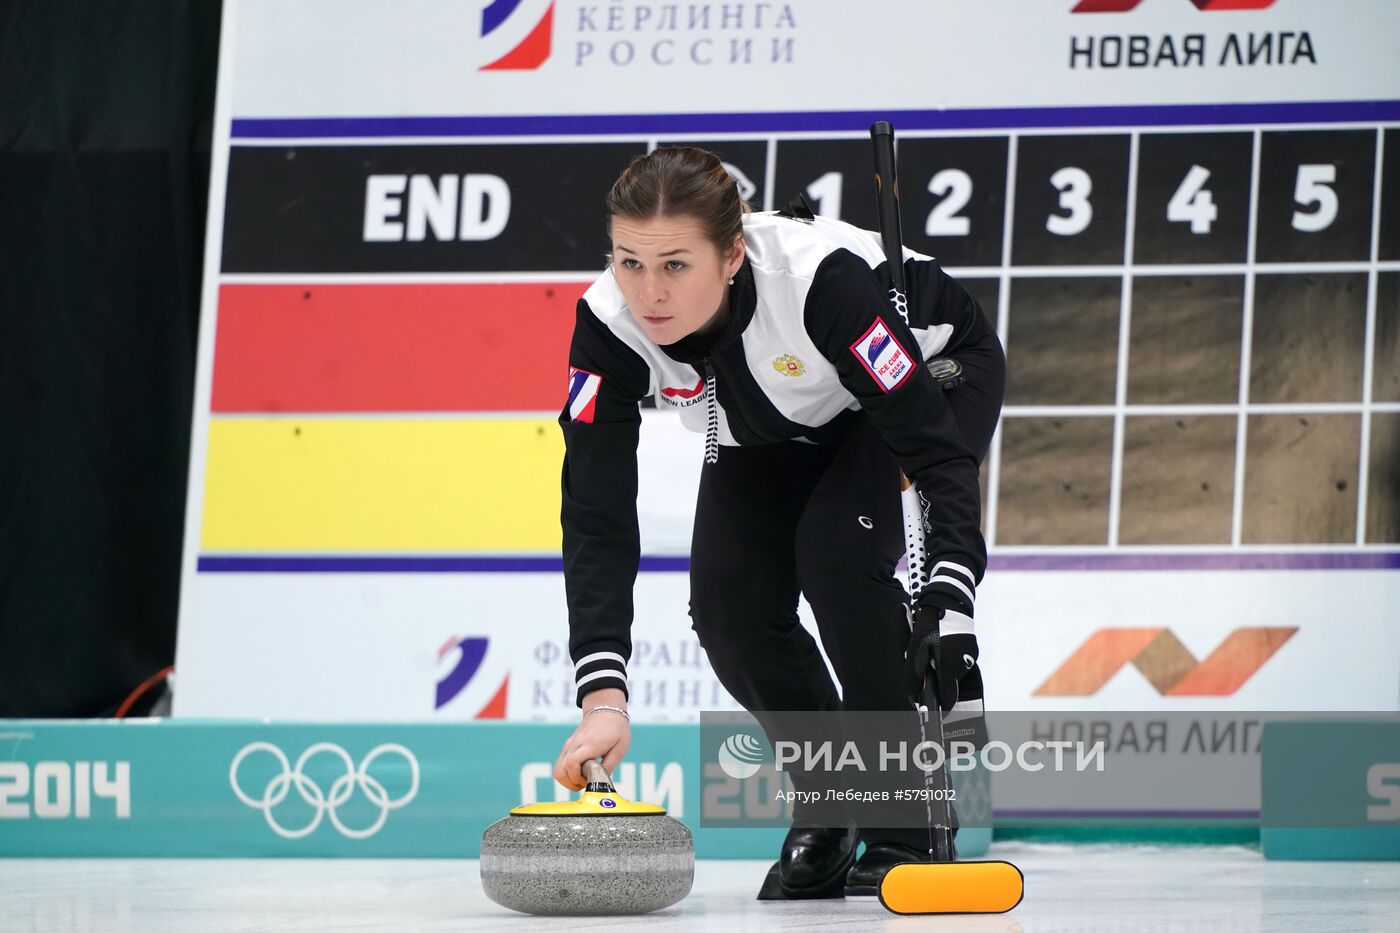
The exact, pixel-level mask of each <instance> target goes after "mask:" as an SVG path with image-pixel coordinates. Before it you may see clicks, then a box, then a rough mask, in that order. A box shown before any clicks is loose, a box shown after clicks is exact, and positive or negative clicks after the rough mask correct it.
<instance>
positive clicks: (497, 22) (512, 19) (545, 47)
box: [478, 0, 554, 71]
mask: <svg viewBox="0 0 1400 933" xmlns="http://www.w3.org/2000/svg"><path fill="white" fill-rule="evenodd" d="M539 5H540V4H539V0H491V3H489V4H487V6H486V8H485V9H483V10H482V11H481V38H482V39H489V40H494V42H495V43H496V44H497V47H499V43H501V42H507V43H511V47H510V49H509V51H507V52H506V53H505V54H504V55H501V56H500V57H499V58H497V59H496V60H495V61H493V62H491V63H490V64H487V65H482V66H481V68H479V69H478V70H479V71H532V70H534V69H536V68H538V67H540V66H541V65H543V64H544V63H545V61H546V60H547V59H548V58H549V53H550V46H551V43H552V39H553V35H554V3H553V2H550V3H549V5H548V6H547V7H546V8H545V11H544V14H543V15H541V16H539V18H538V19H536V18H535V17H536V15H537V11H538V8H539ZM522 6H523V7H524V8H525V9H523V10H522V9H521V7H522ZM517 13H518V14H519V15H517ZM532 23H533V25H531V24H532ZM522 36H523V37H522Z"/></svg>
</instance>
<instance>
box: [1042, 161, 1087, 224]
mask: <svg viewBox="0 0 1400 933" xmlns="http://www.w3.org/2000/svg"><path fill="white" fill-rule="evenodd" d="M1050 184H1052V185H1054V186H1055V188H1056V189H1058V190H1059V192H1060V210H1063V211H1068V212H1069V215H1068V216H1061V215H1059V214H1051V215H1050V216H1049V217H1047V218H1045V229H1046V230H1049V231H1050V232H1051V233H1053V234H1055V235H1056V236H1074V235H1075V234H1077V233H1083V232H1084V231H1085V230H1087V229H1088V227H1089V222H1090V221H1091V220H1093V219H1094V206H1093V205H1092V204H1090V203H1089V195H1090V194H1091V193H1092V192H1093V190H1094V181H1093V179H1092V178H1090V177H1089V173H1088V172H1086V171H1084V170H1083V169H1082V168H1076V167H1074V166H1069V167H1067V168H1062V169H1060V170H1059V171H1057V172H1056V173H1055V174H1053V175H1051V176H1050Z"/></svg>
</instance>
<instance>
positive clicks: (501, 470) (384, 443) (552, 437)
mask: <svg viewBox="0 0 1400 933" xmlns="http://www.w3.org/2000/svg"><path fill="white" fill-rule="evenodd" d="M563 457H564V441H563V438H562V436H561V435H560V432H559V427H558V425H557V424H555V423H554V421H553V420H551V419H540V420H528V421H495V420H462V421H443V420H431V421H429V420H417V421H415V420H410V419H404V420H401V421H400V420H351V419H340V418H336V419H330V418H322V419H317V418H315V417H306V418H296V419H287V418H280V419H275V420H260V419H241V418H240V419H229V418H224V419H220V418H215V419H214V420H213V421H212V422H211V423H210V426H209V457H208V464H207V469H206V472H205V491H204V523H203V529H202V533H201V535H200V545H201V547H202V548H203V549H204V550H210V551H222V550H269V551H297V550H310V551H323V550H357V551H366V550H368V551H396V550H412V551H422V550H484V551H503V550H504V551H519V550H551V551H557V550H558V548H559V544H560V532H559V470H560V465H561V464H562V463H563Z"/></svg>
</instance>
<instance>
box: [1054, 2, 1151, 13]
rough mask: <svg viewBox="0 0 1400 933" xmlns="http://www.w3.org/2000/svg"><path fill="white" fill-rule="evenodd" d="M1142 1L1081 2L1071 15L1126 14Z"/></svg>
mask: <svg viewBox="0 0 1400 933" xmlns="http://www.w3.org/2000/svg"><path fill="white" fill-rule="evenodd" d="M1141 2H1142V0H1079V3H1078V4H1077V5H1076V6H1075V8H1074V9H1072V10H1070V12H1071V13H1126V12H1128V11H1129V10H1131V9H1132V8H1133V7H1135V6H1137V5H1138V4H1139V3H1141Z"/></svg>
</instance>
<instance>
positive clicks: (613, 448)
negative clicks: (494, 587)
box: [559, 299, 650, 706]
mask: <svg viewBox="0 0 1400 933" xmlns="http://www.w3.org/2000/svg"><path fill="white" fill-rule="evenodd" d="M649 384H650V371H649V369H648V367H647V365H646V363H645V361H644V360H643V359H642V358H641V357H640V356H639V355H637V353H636V352H635V351H634V350H632V349H631V348H630V347H628V346H627V345H626V344H625V343H623V342H622V341H621V340H620V339H618V338H617V337H616V336H615V335H613V334H612V332H610V331H609V330H608V328H607V326H606V325H605V324H604V323H603V322H602V321H600V320H599V319H598V317H597V316H596V315H595V314H594V313H593V311H592V309H591V308H589V306H588V303H587V302H585V301H584V300H583V299H580V300H579V303H578V309H577V314H576V317H575V323H574V335H573V340H572V342H571V344H570V347H569V395H568V398H567V399H566V400H565V402H564V409H563V411H562V412H561V413H560V415H559V424H560V426H561V427H562V428H563V431H564V471H563V490H562V491H563V501H562V506H561V510H560V523H561V525H562V526H563V542H564V590H565V594H566V596H567V599H568V605H569V655H570V657H571V658H572V659H573V661H574V682H575V685H576V691H577V692H576V696H575V701H576V702H577V703H578V704H579V705H580V706H581V705H582V704H583V697H584V694H586V693H588V692H589V691H592V690H597V689H600V688H602V687H618V688H621V689H622V690H623V691H626V690H627V660H628V658H630V657H631V654H632V636H631V628H632V586H633V584H634V583H635V582H636V579H637V565H638V563H639V561H640V558H641V543H640V538H639V533H638V530H637V437H638V431H639V428H640V426H641V413H640V411H639V409H638V401H639V400H640V399H641V398H642V396H643V395H645V394H646V391H647V389H648V387H649Z"/></svg>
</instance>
